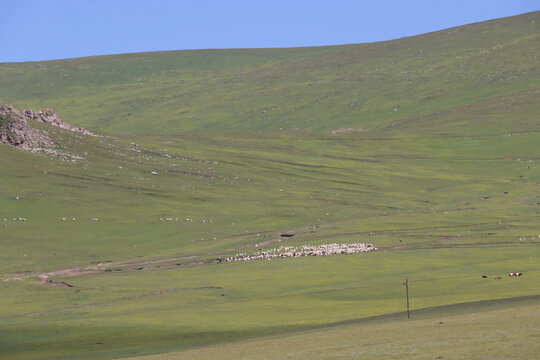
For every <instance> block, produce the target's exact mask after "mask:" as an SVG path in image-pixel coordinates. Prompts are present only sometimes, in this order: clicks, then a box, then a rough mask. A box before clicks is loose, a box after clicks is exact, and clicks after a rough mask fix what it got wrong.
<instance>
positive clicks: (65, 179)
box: [0, 12, 540, 359]
mask: <svg viewBox="0 0 540 360" xmlns="http://www.w3.org/2000/svg"><path fill="white" fill-rule="evenodd" d="M539 14H540V13H539V12H534V13H529V14H524V15H522V16H517V17H512V18H506V19H499V20H496V21H491V22H485V23H480V24H473V25H468V26H464V27H460V28H456V29H449V30H444V31H440V32H437V33H431V34H426V35H422V36H418V37H412V38H405V39H399V40H395V41H390V42H383V43H374V44H360V45H347V46H336V47H323V48H301V49H254V50H212V51H182V52H163V53H144V54H127V55H116V56H105V57H95V58H84V59H71V60H61V61H51V62H36V63H21V64H0V103H9V104H13V105H15V106H17V107H32V108H36V109H38V108H55V109H56V110H57V111H58V113H59V114H60V117H61V118H62V119H63V120H64V121H66V122H69V123H73V124H76V125H80V126H85V127H88V128H89V129H91V130H93V131H95V132H96V133H98V134H99V135H100V136H96V137H90V136H83V135H80V134H77V133H73V132H67V131H64V130H61V129H57V128H50V127H48V126H46V125H43V124H31V125H32V126H33V127H36V128H38V129H40V130H45V131H47V132H48V134H49V135H50V136H51V138H52V139H53V140H54V141H55V143H56V149H57V150H58V151H60V152H62V153H65V154H67V156H66V157H54V156H51V155H47V154H43V153H31V152H26V151H22V150H18V149H15V148H11V147H9V146H7V145H3V144H0V246H1V250H2V251H0V358H2V359H113V358H127V357H134V356H140V355H149V354H160V353H168V352H175V353H174V354H172V355H159V356H158V357H156V358H155V359H176V358H193V359H196V358H201V359H202V358H214V357H216V356H221V355H222V354H223V353H227V355H226V356H229V358H246V359H249V358H260V357H262V358H291V359H295V358H296V359H301V358H307V357H310V358H311V357H312V358H320V359H330V358H358V357H365V358H407V357H410V358H418V359H424V358H437V356H442V357H443V358H454V359H458V358H465V357H466V356H465V355H466V354H476V355H475V356H474V357H475V358H486V359H487V358H489V359H492V358H497V356H499V358H505V357H507V354H515V358H522V359H527V358H531V357H530V354H534V353H536V352H537V349H538V346H537V344H536V343H537V341H536V340H537V338H538V326H537V324H538V316H537V314H538V296H539V295H540V292H539V287H538V284H539V283H540V282H539V278H540V265H539V264H540V263H539V261H538V259H539V258H540V247H539V244H540V222H539V220H538V219H539V218H540V188H539V184H540V166H539V161H540V151H539V146H538V144H540V122H539V121H538V115H539V111H540V107H539V106H540V101H538V100H539V99H540V97H539V95H540V88H539V87H538V80H539V79H538V66H537V64H538V60H537V59H536V56H537V55H538V46H537V43H538V40H539V39H538V37H539V32H538V24H540V19H539ZM347 127H351V128H354V129H355V130H358V129H360V128H361V129H363V131H354V132H344V133H338V134H331V133H330V130H333V129H339V128H347ZM152 173H155V174H152ZM282 234H288V235H294V236H292V237H282V236H281V235H282ZM352 242H369V243H372V244H373V245H374V246H375V247H377V248H378V249H379V250H377V251H375V252H370V253H365V254H355V255H333V256H328V257H302V258H294V259H276V260H272V261H267V260H256V261H247V262H225V263H218V262H216V259H217V258H218V256H222V257H226V256H230V255H235V254H238V253H252V252H256V251H259V250H260V249H270V248H274V247H278V246H281V245H304V244H317V245H319V244H329V243H352ZM67 270H70V271H71V272H72V274H66V271H67ZM75 270H76V271H86V272H88V273H86V274H76V273H74V271H75ZM59 271H60V272H59ZM62 271H64V272H62ZM509 272H522V273H523V276H521V277H519V278H518V277H508V276H507V274H508V273H509ZM44 275H46V276H49V278H50V279H51V280H52V281H55V282H59V283H60V282H65V283H67V284H69V285H71V286H72V287H68V286H63V285H62V284H57V285H44V284H40V282H41V280H42V278H41V277H43V276H44ZM68 275H75V276H68ZM482 275H484V276H486V277H487V278H482ZM40 276H41V277H40ZM496 277H501V279H500V280H496V279H495V278H496ZM406 278H408V279H409V281H410V289H409V290H410V295H411V307H412V310H413V313H412V314H413V318H412V320H410V321H407V320H406V318H405V312H404V311H405V289H404V287H403V285H402V283H403V282H404V281H405V279H406ZM467 304H468V305H467ZM422 309H423V310H422ZM473 314H474V315H473ZM475 319H481V321H476V320H475ZM441 321H442V322H443V323H444V324H447V323H448V324H449V326H443V325H442V324H439V322H441ZM535 324H536V325H535ZM480 335H482V336H480ZM500 338H504V339H505V340H504V341H503V340H501V343H498V342H497V340H499V339H500ZM320 339H328V341H321V340H320ZM331 339H334V340H331ZM418 339H419V340H418ZM302 344H305V346H303V345H302ZM453 344H460V346H459V347H458V350H455V351H454V350H453V349H454V347H453ZM502 344H505V345H506V346H507V347H506V348H504V349H503V345H502ZM180 350H181V352H177V351H180ZM453 351H454V352H453ZM334 355H336V356H334ZM160 356H161V357H160ZM223 358H227V357H223ZM152 359H154V358H152Z"/></svg>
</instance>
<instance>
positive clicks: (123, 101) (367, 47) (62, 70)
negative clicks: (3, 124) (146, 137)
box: [0, 12, 540, 134]
mask: <svg viewBox="0 0 540 360" xmlns="http://www.w3.org/2000/svg"><path fill="white" fill-rule="evenodd" d="M538 17H539V13H538V12H533V13H528V14H525V15H520V16H515V17H511V18H505V19H500V20H494V21H488V22H484V23H478V24H473V25H468V26H465V27H458V28H453V29H448V30H443V31H439V32H435V33H430V34H425V35H421V36H416V37H411V38H405V39H399V40H394V41H387V42H379V43H373V44H359V45H344V46H334V47H320V48H299V49H255V50H200V51H173V52H162V53H141V54H127V55H117V56H102V57H90V58H82V59H70V60H60V61H48V62H33V63H24V64H0V99H2V100H3V101H4V102H7V103H12V104H13V105H17V106H19V107H31V108H42V107H53V108H55V109H57V110H58V111H59V114H60V115H61V117H63V118H66V119H70V120H71V121H73V122H74V123H76V124H77V125H82V126H86V127H88V128H91V129H100V130H102V131H108V132H123V133H130V132H138V133H149V132H151V133H169V134H170V133H178V132H186V131H196V132H209V131H212V132H213V131H220V130H232V129H234V130H238V131H246V130H247V131H266V132H267V131H278V130H280V129H284V130H290V129H295V128H300V129H309V130H317V131H319V130H321V131H328V130H332V129H336V128H339V127H352V128H355V129H358V128H362V129H374V128H377V127H380V126H388V125H391V124H395V123H402V122H404V121H406V120H408V119H410V118H412V117H416V116H420V115H427V114H431V113H433V112H437V111H441V110H445V109H451V108H455V107H457V106H462V105H465V104H471V103H475V102H477V101H482V100H486V99H490V98H493V97H495V96H505V95H511V94H514V93H517V92H522V91H525V90H530V89H534V88H537V87H538V83H539V81H540V78H539V75H538V59H536V55H537V54H538V44H539V43H540V31H539V26H540V25H539V24H538ZM535 20H536V21H535Z"/></svg>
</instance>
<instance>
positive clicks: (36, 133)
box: [0, 105, 97, 157]
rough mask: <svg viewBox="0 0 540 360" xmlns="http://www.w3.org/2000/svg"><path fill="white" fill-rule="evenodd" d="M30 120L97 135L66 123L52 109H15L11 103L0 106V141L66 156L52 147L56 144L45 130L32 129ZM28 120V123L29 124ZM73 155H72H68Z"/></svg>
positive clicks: (34, 150)
mask: <svg viewBox="0 0 540 360" xmlns="http://www.w3.org/2000/svg"><path fill="white" fill-rule="evenodd" d="M32 121H36V122H40V123H43V124H48V125H52V126H56V127H59V128H62V129H65V130H69V131H74V132H78V133H82V134H85V135H90V136H97V135H95V134H93V133H91V132H90V131H88V130H86V129H83V128H81V127H77V126H73V125H70V124H67V123H65V122H63V121H62V120H60V119H59V118H58V115H57V114H56V112H55V111H54V110H51V109H46V110H40V111H35V110H17V109H15V108H14V107H13V106H11V105H2V106H0V142H1V143H4V144H8V145H11V146H15V147H18V148H20V149H24V150H30V151H33V152H39V151H42V152H46V153H50V154H53V155H59V156H66V154H63V153H61V152H58V151H57V150H55V149H54V147H55V146H56V144H55V143H54V142H53V141H52V140H51V138H50V137H49V136H48V133H47V131H45V130H38V129H34V128H33V127H32V126H30V125H31V122H32ZM29 122H30V124H29ZM70 157H73V156H70Z"/></svg>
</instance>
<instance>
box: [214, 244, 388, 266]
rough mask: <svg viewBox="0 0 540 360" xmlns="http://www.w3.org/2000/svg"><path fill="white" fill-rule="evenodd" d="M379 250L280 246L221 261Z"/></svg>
mask: <svg viewBox="0 0 540 360" xmlns="http://www.w3.org/2000/svg"><path fill="white" fill-rule="evenodd" d="M374 250H377V248H376V247H374V246H373V245H372V244H366V243H351V244H323V245H303V246H301V247H296V246H280V247H278V248H273V249H269V250H262V251H259V252H256V253H254V254H252V255H247V254H238V255H235V256H230V257H226V258H224V259H223V260H222V259H221V258H220V259H218V262H221V261H246V260H255V259H266V260H271V259H275V258H289V257H300V256H326V255H332V254H356V253H363V252H368V251H374Z"/></svg>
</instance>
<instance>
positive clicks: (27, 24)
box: [0, 0, 540, 62]
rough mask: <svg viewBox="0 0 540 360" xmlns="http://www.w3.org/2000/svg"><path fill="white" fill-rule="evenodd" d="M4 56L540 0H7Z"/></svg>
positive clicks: (322, 35) (177, 42)
mask: <svg viewBox="0 0 540 360" xmlns="http://www.w3.org/2000/svg"><path fill="white" fill-rule="evenodd" d="M0 5H2V6H1V9H2V20H1V21H0V39H1V40H2V47H1V48H2V50H1V51H0V62H10V61H36V60H50V59H62V58H72V57H81V56H92V55H104V54H117V53H128V52H140V51H157V50H181V49H208V48H252V47H292V46H315V45H335V44H350V43H361V42H372V41H380V40H388V39H394V38H399V37H403V36H410V35H416V34H421V33H425V32H429V31H435V30H439V29H444V28H448V27H452V26H457V25H463V24H467V23H471V22H477V21H483V20H489V19H493V18H498V17H504V16H511V15H516V14H520V13H524V12H529V11H534V10H538V9H540V5H539V2H538V0H534V1H529V0H486V1H484V0H467V1H462V0H454V1H449V0H441V1H439V0H429V1H426V0H399V1H385V0H379V1H361V0H357V1H351V0H328V1H318V0H311V1H308V0H287V1H282V0H271V1H266V0H250V1H247V0H223V1H218V0H190V1H184V0H177V1H172V0H129V1H127V0H125V1H124V0H41V1H38V0H0Z"/></svg>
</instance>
